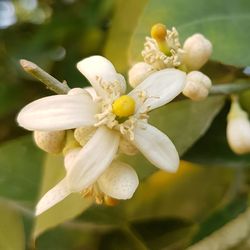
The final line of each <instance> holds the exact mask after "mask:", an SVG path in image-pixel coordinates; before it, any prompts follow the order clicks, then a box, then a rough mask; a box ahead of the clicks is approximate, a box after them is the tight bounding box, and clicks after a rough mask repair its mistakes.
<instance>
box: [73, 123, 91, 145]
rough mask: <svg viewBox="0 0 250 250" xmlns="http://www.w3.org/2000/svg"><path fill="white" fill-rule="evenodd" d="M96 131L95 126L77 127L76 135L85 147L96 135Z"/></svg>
mask: <svg viewBox="0 0 250 250" xmlns="http://www.w3.org/2000/svg"><path fill="white" fill-rule="evenodd" d="M95 131H96V130H95V128H93V127H82V128H77V129H75V131H74V137H75V139H76V140H77V142H78V143H79V144H80V145H81V146H82V147H83V146H84V145H85V144H86V143H87V142H88V141H89V140H90V138H91V137H92V136H93V135H94V133H95Z"/></svg>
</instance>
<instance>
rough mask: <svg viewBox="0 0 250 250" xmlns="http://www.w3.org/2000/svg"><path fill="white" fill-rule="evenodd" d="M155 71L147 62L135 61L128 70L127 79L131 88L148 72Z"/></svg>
mask: <svg viewBox="0 0 250 250" xmlns="http://www.w3.org/2000/svg"><path fill="white" fill-rule="evenodd" d="M153 72H155V69H153V68H152V66H150V65H149V64H147V63H145V62H139V63H136V64H135V65H134V66H133V67H132V68H131V69H130V70H129V72H128V81H129V84H130V85H131V87H132V88H135V87H136V86H137V85H139V84H140V83H141V82H142V81H143V80H145V79H146V78H147V77H148V76H149V75H150V74H152V73H153Z"/></svg>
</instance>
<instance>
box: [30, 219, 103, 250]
mask: <svg viewBox="0 0 250 250" xmlns="http://www.w3.org/2000/svg"><path fill="white" fill-rule="evenodd" d="M99 238H100V236H99V233H98V231H97V230H96V229H94V230H93V229H91V228H89V227H84V225H83V226H81V224H79V223H78V224H77V223H74V222H73V223H68V224H67V225H65V224H64V225H62V226H60V227H56V228H53V229H50V230H48V231H46V232H44V233H43V234H42V235H41V236H40V237H39V238H38V239H37V240H36V244H35V249H36V250H85V249H86V250H97V249H98V248H97V245H98V243H99ZM31 249H32V248H31ZM32 250H33V249H32Z"/></svg>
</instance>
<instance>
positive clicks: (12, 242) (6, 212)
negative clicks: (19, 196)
mask: <svg viewBox="0 0 250 250" xmlns="http://www.w3.org/2000/svg"><path fill="white" fill-rule="evenodd" d="M24 246H25V236H24V229H23V222H22V217H21V216H20V215H19V213H18V212H17V211H16V210H14V209H13V208H12V207H11V206H10V205H9V204H8V203H3V202H2V201H1V202H0V249H2V250H24Z"/></svg>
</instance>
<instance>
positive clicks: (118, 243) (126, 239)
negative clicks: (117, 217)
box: [98, 229, 148, 250]
mask: <svg viewBox="0 0 250 250" xmlns="http://www.w3.org/2000/svg"><path fill="white" fill-rule="evenodd" d="M99 245H100V246H99V248H98V249H100V250H117V249H119V250H127V249H133V250H147V249H148V248H147V247H146V246H145V245H144V244H143V243H142V241H141V240H139V239H138V238H137V237H136V235H134V234H133V233H132V232H130V230H128V229H125V230H123V229H117V230H112V231H111V232H109V233H107V234H104V236H103V237H102V239H101V241H100V244H99Z"/></svg>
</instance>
